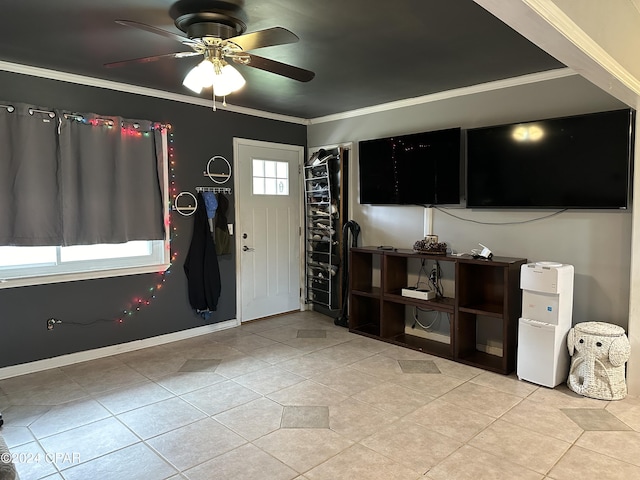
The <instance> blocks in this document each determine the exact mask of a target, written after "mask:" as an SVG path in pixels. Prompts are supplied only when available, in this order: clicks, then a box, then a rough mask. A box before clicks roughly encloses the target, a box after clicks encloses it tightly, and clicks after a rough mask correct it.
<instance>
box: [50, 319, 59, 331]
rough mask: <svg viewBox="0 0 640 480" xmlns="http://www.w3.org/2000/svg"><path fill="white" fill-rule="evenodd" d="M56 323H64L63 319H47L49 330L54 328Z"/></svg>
mask: <svg viewBox="0 0 640 480" xmlns="http://www.w3.org/2000/svg"><path fill="white" fill-rule="evenodd" d="M56 323H62V320H57V319H55V318H50V319H48V320H47V330H53V327H54V326H55V324H56Z"/></svg>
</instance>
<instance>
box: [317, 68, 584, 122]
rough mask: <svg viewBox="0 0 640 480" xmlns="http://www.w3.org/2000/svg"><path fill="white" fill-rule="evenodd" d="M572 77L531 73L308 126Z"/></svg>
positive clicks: (349, 113) (321, 119) (562, 70)
mask: <svg viewBox="0 0 640 480" xmlns="http://www.w3.org/2000/svg"><path fill="white" fill-rule="evenodd" d="M572 75H577V73H576V72H574V71H573V70H571V69H570V68H558V69H554V70H548V71H546V72H540V73H531V74H528V75H521V76H519V77H511V78H507V79H504V80H496V81H493V82H487V83H480V84H477V85H471V86H469V87H462V88H455V89H453V90H446V91H444V92H437V93H431V94H429V95H422V96H420V97H414V98H407V99H404V100H397V101H395V102H389V103H382V104H380V105H374V106H372V107H365V108H359V109H356V110H350V111H347V112H342V113H336V114H333V115H327V116H324V117H317V118H312V119H310V120H309V125H315V124H318V123H326V122H334V121H336V120H344V119H347V118H353V117H360V116H362V115H370V114H373V113H380V112H386V111H389V110H396V109H398V108H405V107H412V106H415V105H422V104H425V103H432V102H438V101H441V100H448V99H451V98H456V97H463V96H465V95H474V94H477V93H484V92H490V91H493V90H500V89H503V88H509V87H517V86H520V85H527V84H530V83H537V82H545V81H548V80H555V79H557V78H563V77H569V76H572Z"/></svg>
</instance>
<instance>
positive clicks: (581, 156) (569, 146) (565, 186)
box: [466, 109, 634, 209]
mask: <svg viewBox="0 0 640 480" xmlns="http://www.w3.org/2000/svg"><path fill="white" fill-rule="evenodd" d="M633 117H634V112H633V111H632V110H629V109H626V110H616V111H611V112H603V113H594V114H588V115H578V116H572V117H564V118H555V119H549V120H540V121H532V122H526V123H518V124H511V125H500V126H494V127H487V128H477V129H473V130H468V131H467V183H466V185H467V188H466V198H467V207H470V208H542V209H544V208H587V209H588V208H593V209H596V208H615V209H626V208H627V207H628V206H629V200H630V198H629V197H630V195H629V192H630V181H631V176H630V175H631V165H632V158H633V153H632V152H633V125H634V121H633Z"/></svg>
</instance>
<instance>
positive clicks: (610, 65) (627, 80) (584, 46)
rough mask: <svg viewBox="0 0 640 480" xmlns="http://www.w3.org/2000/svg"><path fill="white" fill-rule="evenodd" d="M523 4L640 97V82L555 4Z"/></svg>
mask: <svg viewBox="0 0 640 480" xmlns="http://www.w3.org/2000/svg"><path fill="white" fill-rule="evenodd" d="M523 2H524V3H525V4H526V5H527V6H528V7H529V8H530V9H531V10H533V11H534V12H535V13H536V14H537V15H538V16H540V17H541V18H543V19H544V20H545V21H546V22H547V23H548V24H549V25H551V26H553V28H555V29H556V30H557V31H558V32H560V33H561V34H562V35H563V36H564V37H565V38H566V39H567V40H569V41H570V42H571V43H573V44H574V45H575V46H576V47H577V48H579V49H580V50H581V51H582V52H583V53H584V54H585V55H587V56H588V57H589V58H590V59H591V60H593V61H594V62H596V63H597V64H598V65H600V66H601V67H602V68H603V69H604V70H606V71H607V72H609V74H611V75H612V76H613V77H614V78H616V79H617V80H618V81H620V82H621V83H622V84H623V85H624V86H625V87H627V88H628V89H629V90H631V91H632V92H633V93H635V94H636V95H640V81H639V80H638V79H637V78H636V77H635V76H633V75H632V74H631V73H629V71H628V70H627V69H626V68H624V67H623V66H622V65H621V64H620V63H618V61H617V60H615V59H614V58H613V57H612V56H611V55H610V54H609V53H607V51H606V50H604V49H603V48H602V47H601V46H600V45H598V43H596V41H595V40H593V38H591V37H590V36H589V35H588V34H587V33H586V32H585V31H584V30H582V28H580V27H579V26H578V25H577V24H576V23H575V22H574V21H573V20H572V19H571V18H570V17H569V16H568V15H567V14H566V13H564V11H562V10H561V9H560V8H559V7H558V6H557V5H556V4H555V3H553V2H552V1H549V0H523ZM639 4H640V1H638V0H634V1H633V5H634V6H635V7H636V8H638V6H639Z"/></svg>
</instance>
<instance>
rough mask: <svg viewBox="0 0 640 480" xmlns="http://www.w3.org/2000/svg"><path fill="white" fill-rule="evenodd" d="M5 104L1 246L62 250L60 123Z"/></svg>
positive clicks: (0, 113)
mask: <svg viewBox="0 0 640 480" xmlns="http://www.w3.org/2000/svg"><path fill="white" fill-rule="evenodd" d="M0 103H4V106H3V107H0V245H23V246H36V245H61V244H62V215H61V211H60V181H59V162H58V132H57V129H58V123H57V119H56V118H51V117H50V116H49V115H48V114H46V113H44V114H43V113H40V112H36V111H34V110H36V109H37V107H29V106H27V105H20V104H15V103H14V104H9V103H5V102H0ZM38 110H39V109H38Z"/></svg>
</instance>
